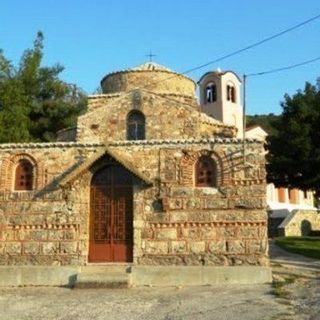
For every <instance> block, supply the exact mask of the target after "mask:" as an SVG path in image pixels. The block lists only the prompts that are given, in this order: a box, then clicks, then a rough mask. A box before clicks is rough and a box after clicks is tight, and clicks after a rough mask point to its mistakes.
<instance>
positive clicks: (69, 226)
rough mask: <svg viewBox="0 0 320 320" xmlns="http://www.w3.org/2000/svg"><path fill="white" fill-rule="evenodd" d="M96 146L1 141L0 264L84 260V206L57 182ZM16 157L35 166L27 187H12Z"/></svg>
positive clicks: (75, 263)
mask: <svg viewBox="0 0 320 320" xmlns="http://www.w3.org/2000/svg"><path fill="white" fill-rule="evenodd" d="M96 148H97V147H96V146H87V147H84V146H83V145H82V146H80V145H77V144H63V143H51V144H49V143H48V144H40V147H39V144H15V145H13V144H10V145H1V151H0V172H1V175H0V177H1V179H0V264H1V265H79V264H82V263H84V261H85V260H86V254H87V253H86V251H83V248H82V246H83V242H82V239H83V230H82V229H81V225H82V221H81V217H82V216H83V215H87V214H88V209H87V207H86V206H85V210H83V205H82V202H81V201H80V200H79V201H74V200H73V198H72V197H68V196H67V195H68V193H67V192H66V191H64V190H62V189H61V188H60V187H59V182H60V181H61V180H62V178H63V177H64V176H65V175H66V174H68V172H70V171H72V170H73V169H74V168H76V167H77V166H78V165H79V164H81V163H82V162H83V161H84V159H85V158H86V157H90V156H91V155H92V154H94V153H95V151H96ZM19 159H28V160H31V161H32V164H33V165H34V190H32V191H14V190H13V185H14V181H13V179H14V170H15V166H16V164H17V161H19ZM86 191H87V190H86ZM82 196H83V197H84V199H86V198H87V196H86V195H83V194H82ZM84 202H85V201H84ZM87 202H88V201H87ZM82 252H83V255H82V254H81V253H82Z"/></svg>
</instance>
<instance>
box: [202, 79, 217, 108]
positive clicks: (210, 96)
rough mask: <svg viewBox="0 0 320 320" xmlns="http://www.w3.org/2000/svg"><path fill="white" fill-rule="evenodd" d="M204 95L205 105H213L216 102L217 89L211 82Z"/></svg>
mask: <svg viewBox="0 0 320 320" xmlns="http://www.w3.org/2000/svg"><path fill="white" fill-rule="evenodd" d="M204 95H205V103H213V102H215V101H216V100H217V88H216V85H215V84H214V83H213V82H210V83H208V84H207V86H206V88H205V93H204Z"/></svg>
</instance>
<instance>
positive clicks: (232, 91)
mask: <svg viewBox="0 0 320 320" xmlns="http://www.w3.org/2000/svg"><path fill="white" fill-rule="evenodd" d="M227 100H228V101H231V102H234V103H235V102H236V88H235V87H234V86H233V85H231V84H228V85H227Z"/></svg>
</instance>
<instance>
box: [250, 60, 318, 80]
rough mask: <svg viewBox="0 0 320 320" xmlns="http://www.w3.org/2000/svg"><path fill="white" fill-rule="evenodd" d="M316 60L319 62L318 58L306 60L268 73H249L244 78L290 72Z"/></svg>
mask: <svg viewBox="0 0 320 320" xmlns="http://www.w3.org/2000/svg"><path fill="white" fill-rule="evenodd" d="M318 60H320V57H317V58H314V59H311V60H307V61H303V62H299V63H296V64H292V65H290V66H286V67H281V68H277V69H271V70H268V71H262V72H256V73H249V74H246V75H245V76H246V77H255V76H262V75H265V74H270V73H276V72H280V71H284V70H290V69H294V68H297V67H300V66H304V65H307V64H309V63H312V62H315V61H318Z"/></svg>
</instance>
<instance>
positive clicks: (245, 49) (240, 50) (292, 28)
mask: <svg viewBox="0 0 320 320" xmlns="http://www.w3.org/2000/svg"><path fill="white" fill-rule="evenodd" d="M319 18H320V14H317V15H316V16H313V17H311V18H309V19H307V20H305V21H303V22H300V23H298V24H296V25H294V26H292V27H290V28H288V29H285V30H283V31H281V32H278V33H276V34H274V35H272V36H269V37H267V38H264V39H262V40H260V41H257V42H254V43H252V44H250V45H248V46H246V47H244V48H241V49H238V50H236V51H233V52H231V53H228V54H225V55H223V56H221V57H219V58H217V59H215V60H211V61H208V62H206V63H204V64H201V65H199V66H196V67H194V68H191V69H188V70H186V71H184V72H181V73H179V74H175V75H173V76H170V77H168V78H165V79H162V80H159V81H155V82H153V83H150V84H149V85H147V86H146V87H149V86H150V85H154V84H157V83H160V82H164V81H167V80H170V79H172V78H175V77H177V76H178V75H181V74H182V75H185V74H188V73H191V72H193V71H196V70H199V69H202V68H204V67H207V66H209V65H211V64H213V63H217V62H220V61H222V60H225V59H227V58H231V57H233V56H235V55H237V54H239V53H242V52H244V51H247V50H250V49H252V48H255V47H257V46H260V45H262V44H264V43H266V42H268V41H271V40H273V39H275V38H278V37H280V36H282V35H284V34H286V33H289V32H291V31H293V30H295V29H298V28H300V27H302V26H304V25H306V24H308V23H310V22H312V21H315V20H317V19H319Z"/></svg>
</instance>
